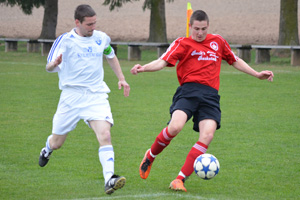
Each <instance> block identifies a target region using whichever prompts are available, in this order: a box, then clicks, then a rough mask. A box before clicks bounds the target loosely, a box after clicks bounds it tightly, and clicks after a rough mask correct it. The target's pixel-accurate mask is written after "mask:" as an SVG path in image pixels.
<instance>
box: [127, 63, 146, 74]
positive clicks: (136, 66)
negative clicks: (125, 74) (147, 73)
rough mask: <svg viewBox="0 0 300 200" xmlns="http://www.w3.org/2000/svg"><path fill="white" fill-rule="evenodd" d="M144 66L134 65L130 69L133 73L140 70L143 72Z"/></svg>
mask: <svg viewBox="0 0 300 200" xmlns="http://www.w3.org/2000/svg"><path fill="white" fill-rule="evenodd" d="M143 71H144V68H143V67H142V66H141V65H140V64H136V65H134V67H133V68H132V69H131V70H130V72H131V73H132V74H133V75H137V74H138V73H140V72H143Z"/></svg>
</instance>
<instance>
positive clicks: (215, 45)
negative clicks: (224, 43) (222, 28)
mask: <svg viewBox="0 0 300 200" xmlns="http://www.w3.org/2000/svg"><path fill="white" fill-rule="evenodd" d="M210 47H211V48H212V49H213V50H215V51H218V49H219V46H218V43H216V42H211V43H210Z"/></svg>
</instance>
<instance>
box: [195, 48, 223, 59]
mask: <svg viewBox="0 0 300 200" xmlns="http://www.w3.org/2000/svg"><path fill="white" fill-rule="evenodd" d="M196 55H197V56H199V57H198V60H212V61H217V59H218V58H219V56H217V55H216V53H215V52H212V51H207V52H206V53H205V52H204V51H199V52H197V51H196V50H194V51H193V52H192V53H191V56H196Z"/></svg>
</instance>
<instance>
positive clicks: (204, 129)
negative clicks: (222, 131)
mask: <svg viewBox="0 0 300 200" xmlns="http://www.w3.org/2000/svg"><path fill="white" fill-rule="evenodd" d="M216 128H217V123H216V121H215V120H212V119H205V120H202V121H200V122H199V130H200V131H199V132H200V134H199V140H198V141H197V142H196V143H195V144H194V146H193V147H192V149H191V150H190V152H189V153H188V155H187V157H186V160H185V163H184V165H183V166H182V168H181V171H180V172H179V174H178V176H177V178H176V179H175V180H174V181H172V182H171V184H170V189H172V190H176V191H185V192H186V189H185V187H184V185H183V184H184V181H185V179H186V178H187V177H188V176H190V175H191V174H192V173H193V171H194V168H193V165H194V161H195V159H196V158H197V157H198V156H200V155H201V154H204V153H205V152H206V150H207V148H208V146H209V144H210V142H211V141H212V139H213V136H214V133H215V131H216Z"/></svg>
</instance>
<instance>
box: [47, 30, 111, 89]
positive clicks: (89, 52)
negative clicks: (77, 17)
mask: <svg viewBox="0 0 300 200" xmlns="http://www.w3.org/2000/svg"><path fill="white" fill-rule="evenodd" d="M60 54H62V62H61V64H60V65H58V67H57V68H56V70H55V71H54V72H58V76H59V89H61V90H64V89H68V88H79V89H83V90H88V91H91V92H103V93H109V92H110V89H109V88H108V86H107V85H106V83H105V82H104V81H103V78H104V71H103V55H105V56H106V57H108V58H113V57H114V56H115V53H114V50H113V48H111V46H110V37H109V36H108V35H106V34H105V33H104V32H101V31H94V32H93V35H92V36H91V37H81V36H79V35H78V34H77V33H76V32H75V30H74V29H73V30H71V31H70V32H68V33H65V34H62V35H61V36H59V37H58V38H57V39H56V40H55V41H54V43H53V45H52V47H51V50H50V52H49V55H48V58H47V62H48V63H49V62H51V61H53V60H55V59H56V58H57V57H58V56H59V55H60Z"/></svg>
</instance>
